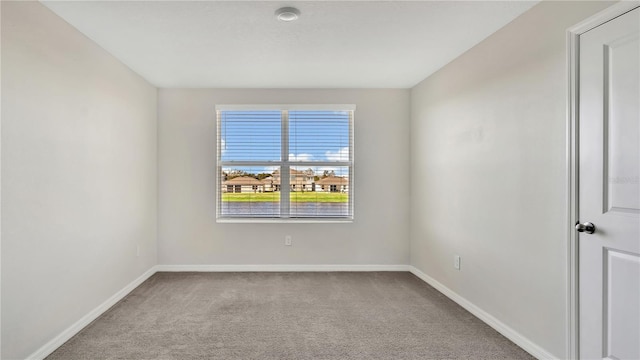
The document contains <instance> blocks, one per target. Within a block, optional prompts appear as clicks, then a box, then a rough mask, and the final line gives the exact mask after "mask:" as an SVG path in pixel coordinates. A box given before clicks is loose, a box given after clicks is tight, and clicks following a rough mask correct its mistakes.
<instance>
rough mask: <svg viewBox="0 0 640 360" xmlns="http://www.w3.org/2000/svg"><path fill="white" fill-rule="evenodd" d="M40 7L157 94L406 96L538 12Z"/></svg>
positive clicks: (243, 5) (418, 4) (416, 4)
mask: <svg viewBox="0 0 640 360" xmlns="http://www.w3.org/2000/svg"><path fill="white" fill-rule="evenodd" d="M42 3H43V4H44V5H45V6H47V7H48V8H49V9H51V10H52V11H53V12H55V13H56V14H57V15H59V16H60V17H62V18H63V19H65V20H66V21H67V22H69V23H70V24H71V25H73V26H74V27H76V28H77V29H78V30H79V31H80V32H82V33H84V34H85V35H86V36H88V37H89V38H91V39H92V40H94V41H95V42H96V43H98V44H99V45H100V46H102V47H103V48H104V49H106V50H107V51H108V52H110V53H111V54H113V55H114V56H115V57H116V58H118V59H120V60H121V61H122V62H123V63H125V64H126V65H128V66H129V67H130V68H131V69H132V70H134V71H135V72H137V73H138V74H140V75H141V76H143V77H144V78H146V79H147V80H148V81H149V82H151V83H152V84H154V85H156V86H158V87H216V88H408V87H412V86H414V85H415V84H416V83H418V82H420V81H421V80H422V79H424V78H425V77H427V76H429V75H430V74H432V73H433V72H435V71H436V70H438V69H439V68H440V67H442V66H443V65H445V64H447V63H448V62H450V61H451V60H453V59H454V58H456V57H457V56H459V55H460V54H462V53H463V52H465V51H466V50H468V49H469V48H471V47H473V46H474V45H475V44H477V43H478V42H480V41H482V40H483V39H484V38H486V37H487V36H489V35H491V34H492V33H493V32H495V31H496V30H498V29H499V28H501V27H502V26H504V25H506V24H507V23H508V22H510V21H511V20H513V19H514V18H515V17H517V16H518V15H520V14H521V13H523V12H524V11H526V10H528V9H529V8H530V7H532V6H533V5H535V3H537V2H536V1H533V2H529V1H468V2H467V1H288V2H281V1H42ZM289 5H293V6H295V7H297V8H298V9H300V11H301V13H302V14H301V16H300V19H299V20H298V21H295V22H291V23H286V22H281V21H278V20H276V18H275V16H274V12H275V10H276V9H278V8H279V7H281V6H289Z"/></svg>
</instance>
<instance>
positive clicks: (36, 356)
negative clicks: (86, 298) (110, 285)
mask: <svg viewBox="0 0 640 360" xmlns="http://www.w3.org/2000/svg"><path fill="white" fill-rule="evenodd" d="M155 273H156V267H155V266H153V267H151V268H150V269H149V270H147V271H146V272H145V273H144V274H142V275H140V277H138V278H137V279H135V280H133V281H132V282H131V283H129V284H128V285H127V286H125V287H124V288H122V290H120V291H118V292H117V293H115V294H114V295H113V296H112V297H110V298H109V299H107V300H106V301H105V302H103V303H102V304H100V305H99V306H98V307H96V308H95V309H93V310H92V311H91V312H89V313H88V314H87V315H85V316H83V317H82V318H81V319H80V320H78V321H76V323H75V324H73V325H71V326H69V327H68V328H67V329H65V330H64V331H63V332H61V333H60V334H59V335H58V336H56V337H55V338H53V339H52V340H51V341H49V342H48V343H46V344H45V345H44V346H42V347H41V348H40V349H38V350H36V351H35V352H34V353H33V354H31V355H29V356H28V357H27V359H29V360H41V359H44V358H45V357H47V356H49V355H50V354H51V353H52V352H54V351H55V350H56V349H57V348H59V347H60V346H62V344H64V343H65V342H67V341H68V340H69V339H71V338H72V337H73V336H74V335H76V334H77V333H78V332H80V330H82V329H83V328H84V327H85V326H87V325H89V324H90V323H91V322H92V321H93V320H95V319H97V318H98V317H99V316H100V315H102V314H103V313H104V312H105V311H107V310H109V308H110V307H112V306H113V305H115V304H116V303H117V302H118V301H120V300H122V298H124V297H125V296H127V294H129V293H130V292H131V291H133V289H135V288H136V287H138V286H139V285H140V284H142V283H143V282H144V281H145V280H147V279H148V278H150V277H151V275H153V274H155Z"/></svg>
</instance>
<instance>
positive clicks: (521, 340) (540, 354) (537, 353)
mask: <svg viewBox="0 0 640 360" xmlns="http://www.w3.org/2000/svg"><path fill="white" fill-rule="evenodd" d="M409 268H410V270H409V271H410V272H411V273H412V274H413V275H415V276H417V277H419V278H420V279H421V280H422V281H424V282H426V283H427V284H429V285H431V286H433V287H434V288H435V289H436V290H438V291H440V292H441V293H442V294H444V295H445V296H446V297H448V298H449V299H451V300H453V301H454V302H456V303H457V304H458V305H460V306H462V307H463V308H464V309H465V310H467V311H468V312H470V313H472V314H473V315H475V316H476V317H477V318H478V319H480V320H482V321H484V322H485V323H486V324H487V325H489V326H491V327H492V328H493V329H495V330H496V331H497V332H499V333H500V334H502V335H503V336H504V337H506V338H507V339H509V340H511V341H513V342H514V343H515V344H516V345H518V346H520V347H521V348H523V349H524V350H525V351H526V352H528V353H529V354H531V355H533V356H534V357H536V358H537V359H556V358H557V357H556V356H553V355H551V354H550V353H548V352H547V351H546V350H544V349H543V348H541V347H540V346H538V345H536V344H535V343H534V342H532V341H531V340H529V339H527V338H526V337H524V336H522V335H521V334H520V333H518V332H517V331H515V330H513V329H512V328H510V327H509V326H507V325H506V324H504V323H503V322H501V321H500V320H498V319H496V318H495V317H493V316H492V315H491V314H489V313H487V312H486V311H484V310H482V309H480V308H479V307H477V306H476V305H474V304H473V303H471V302H470V301H468V300H467V299H465V298H463V297H462V296H460V295H458V294H457V293H455V292H454V291H453V290H451V289H449V288H448V287H446V286H444V285H442V284H441V283H440V282H438V281H437V280H435V279H434V278H432V277H430V276H429V275H427V274H425V273H423V272H422V271H420V270H418V269H417V268H416V267H414V266H409Z"/></svg>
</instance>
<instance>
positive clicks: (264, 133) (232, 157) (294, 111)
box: [216, 105, 355, 221]
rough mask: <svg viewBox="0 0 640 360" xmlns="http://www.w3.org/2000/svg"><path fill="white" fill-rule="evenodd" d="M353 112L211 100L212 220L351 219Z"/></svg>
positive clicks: (347, 107) (339, 107) (349, 108)
mask: <svg viewBox="0 0 640 360" xmlns="http://www.w3.org/2000/svg"><path fill="white" fill-rule="evenodd" d="M354 110H355V106H353V105H331V106H329V105H321V106H318V105H313V106H299V105H296V106H279V105H270V106H265V105H256V106H245V105H220V106H217V107H216V113H217V126H218V127H217V129H218V164H217V165H218V175H219V176H218V184H217V189H218V194H217V217H218V219H219V220H222V221H224V220H230V219H251V220H256V219H261V220H268V219H276V220H283V219H289V220H342V221H349V220H351V219H353V186H350V184H353V114H354Z"/></svg>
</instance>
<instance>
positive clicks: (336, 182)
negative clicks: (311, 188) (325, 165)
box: [316, 176, 349, 185]
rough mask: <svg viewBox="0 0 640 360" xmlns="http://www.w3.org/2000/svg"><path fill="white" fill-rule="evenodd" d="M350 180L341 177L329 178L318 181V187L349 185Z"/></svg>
mask: <svg viewBox="0 0 640 360" xmlns="http://www.w3.org/2000/svg"><path fill="white" fill-rule="evenodd" d="M348 184H349V179H348V178H346V177H340V176H327V177H326V178H322V179H320V180H318V181H316V185H348Z"/></svg>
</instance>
